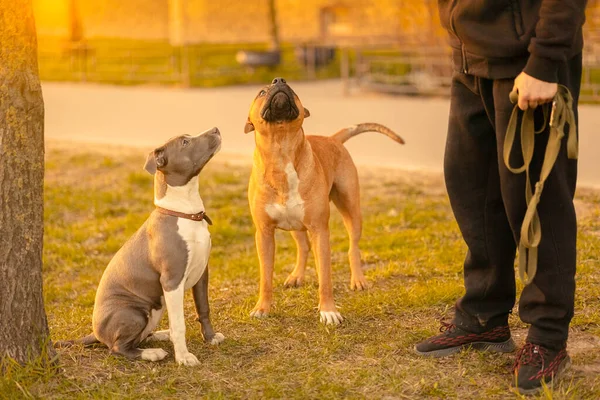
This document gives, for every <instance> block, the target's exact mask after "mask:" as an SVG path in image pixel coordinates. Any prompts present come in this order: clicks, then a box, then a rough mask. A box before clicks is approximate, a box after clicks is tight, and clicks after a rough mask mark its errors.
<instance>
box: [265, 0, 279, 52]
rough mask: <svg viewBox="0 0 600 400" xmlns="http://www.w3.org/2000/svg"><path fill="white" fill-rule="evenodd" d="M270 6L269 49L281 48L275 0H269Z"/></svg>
mask: <svg viewBox="0 0 600 400" xmlns="http://www.w3.org/2000/svg"><path fill="white" fill-rule="evenodd" d="M267 2H268V6H269V36H270V39H271V40H270V43H269V47H270V48H269V50H279V44H280V43H279V25H277V6H276V4H275V0H267Z"/></svg>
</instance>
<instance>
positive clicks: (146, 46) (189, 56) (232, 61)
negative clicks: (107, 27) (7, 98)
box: [38, 39, 339, 86]
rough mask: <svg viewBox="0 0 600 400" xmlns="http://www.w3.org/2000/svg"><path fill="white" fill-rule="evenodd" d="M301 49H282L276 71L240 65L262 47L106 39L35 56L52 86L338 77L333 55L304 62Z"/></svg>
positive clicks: (44, 44) (43, 48)
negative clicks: (61, 83)
mask: <svg viewBox="0 0 600 400" xmlns="http://www.w3.org/2000/svg"><path fill="white" fill-rule="evenodd" d="M305 47H306V46H303V45H302V44H284V45H282V46H281V49H280V51H281V53H280V54H281V61H280V63H279V64H278V65H275V66H271V67H268V66H265V67H253V66H248V65H244V64H241V63H240V62H239V61H238V59H237V56H238V53H239V52H240V51H242V50H245V51H256V52H261V51H265V50H266V47H265V45H261V44H235V45H234V44H219V45H217V44H211V45H190V46H185V47H173V46H170V45H169V44H168V43H165V42H151V41H131V40H119V39H110V40H108V39H104V40H95V41H89V42H86V43H85V44H80V45H68V44H66V43H65V42H64V41H59V40H56V39H41V40H40V45H39V51H38V60H39V68H40V76H41V78H42V79H43V80H51V81H80V82H99V83H113V84H122V85H134V84H167V85H169V84H170V85H174V84H176V85H184V86H221V85H231V84H242V83H259V82H270V81H271V80H272V79H273V76H274V75H283V76H286V77H289V78H290V79H311V78H329V77H338V76H339V63H338V60H337V58H336V54H335V52H334V53H333V56H332V57H331V59H330V60H328V62H327V63H325V65H317V61H318V59H316V58H315V57H308V58H307V57H306V52H307V51H308V52H309V53H310V52H312V51H317V49H316V48H315V47H314V46H308V50H306V48H305Z"/></svg>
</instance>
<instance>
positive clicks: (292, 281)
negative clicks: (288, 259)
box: [283, 274, 304, 288]
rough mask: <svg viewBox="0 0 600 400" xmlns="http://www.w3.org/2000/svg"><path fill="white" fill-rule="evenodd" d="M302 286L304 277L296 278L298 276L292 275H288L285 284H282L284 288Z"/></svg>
mask: <svg viewBox="0 0 600 400" xmlns="http://www.w3.org/2000/svg"><path fill="white" fill-rule="evenodd" d="M303 284H304V276H298V275H294V274H290V276H288V277H287V279H286V280H285V282H284V283H283V286H285V287H288V288H289V287H300V286H302V285H303Z"/></svg>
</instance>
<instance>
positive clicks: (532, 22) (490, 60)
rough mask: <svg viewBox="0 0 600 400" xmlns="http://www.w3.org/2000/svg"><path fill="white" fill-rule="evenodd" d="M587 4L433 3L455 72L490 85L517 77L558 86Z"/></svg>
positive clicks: (579, 43)
mask: <svg viewBox="0 0 600 400" xmlns="http://www.w3.org/2000/svg"><path fill="white" fill-rule="evenodd" d="M586 4H587V0H438V5H439V13H440V20H441V23H442V25H443V26H444V28H446V29H447V30H448V31H449V32H450V44H451V46H452V47H453V49H454V51H453V60H454V65H455V67H456V69H457V70H459V71H461V72H463V73H468V74H471V75H475V76H480V77H483V78H490V79H502V78H514V77H516V76H517V75H518V74H519V73H521V72H522V71H525V73H527V74H528V75H531V76H533V77H535V78H538V79H541V80H544V81H547V82H557V81H558V76H557V75H558V72H557V71H558V69H559V67H560V65H561V64H563V63H566V61H567V60H569V59H571V58H572V57H574V56H575V55H578V54H579V53H581V51H582V49H583V34H582V26H583V24H584V22H585V7H586Z"/></svg>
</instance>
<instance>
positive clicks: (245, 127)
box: [244, 118, 254, 133]
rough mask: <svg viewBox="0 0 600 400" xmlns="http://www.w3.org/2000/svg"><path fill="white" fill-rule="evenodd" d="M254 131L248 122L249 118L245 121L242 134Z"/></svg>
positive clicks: (252, 125)
mask: <svg viewBox="0 0 600 400" xmlns="http://www.w3.org/2000/svg"><path fill="white" fill-rule="evenodd" d="M253 130H254V124H252V122H250V118H248V121H246V125H245V126H244V133H248V132H252V131H253Z"/></svg>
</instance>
